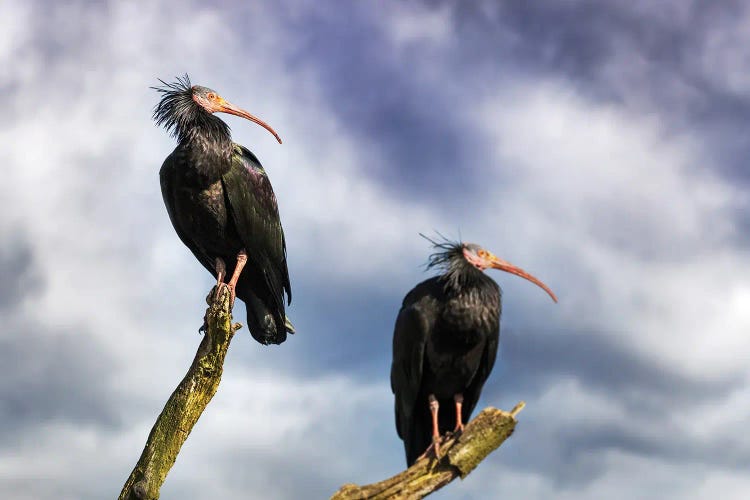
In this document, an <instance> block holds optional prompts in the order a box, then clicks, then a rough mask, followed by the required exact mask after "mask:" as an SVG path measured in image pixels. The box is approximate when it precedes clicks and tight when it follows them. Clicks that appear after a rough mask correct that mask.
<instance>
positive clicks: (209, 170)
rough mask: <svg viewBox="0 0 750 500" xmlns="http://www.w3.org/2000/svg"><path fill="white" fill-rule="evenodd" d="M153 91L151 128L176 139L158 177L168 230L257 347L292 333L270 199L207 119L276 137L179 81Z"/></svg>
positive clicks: (226, 135) (251, 158)
mask: <svg viewBox="0 0 750 500" xmlns="http://www.w3.org/2000/svg"><path fill="white" fill-rule="evenodd" d="M162 84H163V86H161V87H154V89H155V90H157V91H159V92H160V93H161V94H162V98H161V101H160V102H159V104H158V105H157V106H156V108H155V109H154V120H155V121H156V123H157V124H158V125H163V126H164V127H165V128H166V129H167V130H169V131H170V132H171V133H172V135H173V136H174V137H175V138H176V139H177V142H178V144H177V147H176V148H175V150H174V151H173V152H172V154H171V155H169V156H168V157H167V159H166V160H165V161H164V164H163V165H162V167H161V170H160V171H159V177H160V180H161V189H162V195H163V197H164V203H165V205H166V207H167V212H168V213H169V218H170V220H171V221H172V225H173V226H174V228H175V230H176V231H177V234H178V236H179V237H180V239H181V240H182V242H183V243H184V244H185V245H186V246H187V247H188V248H189V249H190V250H191V251H192V252H193V254H194V255H195V257H196V258H197V259H198V260H199V261H200V263H201V264H203V266H204V267H205V268H206V269H208V271H209V272H211V274H213V276H214V277H216V278H217V285H221V284H222V283H223V282H224V280H225V278H227V277H230V276H231V279H229V281H228V283H227V285H228V286H229V287H230V289H231V291H232V294H233V295H232V298H233V300H234V294H236V296H237V297H239V298H240V299H241V300H242V301H243V302H245V305H246V306H247V324H248V328H249V330H250V333H251V334H252V336H253V337H254V338H255V339H256V340H257V341H258V342H260V343H261V344H280V343H282V342H284V340H286V335H287V332H289V333H294V328H293V327H292V325H291V322H289V320H288V319H287V318H286V314H285V300H284V294H286V297H287V299H288V302H287V303H286V304H288V303H289V302H291V299H292V290H291V285H290V282H289V271H288V269H287V257H286V241H285V238H284V231H283V229H282V227H281V220H280V218H279V210H278V205H277V202H276V196H275V194H274V192H273V188H272V187H271V183H270V181H269V180H268V175H266V172H265V170H264V169H263V167H262V166H261V164H260V161H258V158H256V157H255V155H254V154H253V153H251V152H250V151H249V150H248V149H246V148H245V147H243V146H241V145H239V144H236V143H234V142H232V137H231V134H230V131H229V126H228V125H227V124H226V123H224V122H223V121H222V120H221V119H219V118H218V117H217V116H216V115H214V113H216V112H225V113H231V114H234V115H238V116H241V117H243V118H246V119H249V120H251V121H253V122H255V123H258V124H260V125H261V126H263V127H264V128H266V129H267V130H269V131H270V132H271V133H272V134H273V135H274V136H275V137H276V139H277V140H278V141H279V143H281V139H280V138H279V137H278V135H277V134H276V132H274V131H273V129H272V128H271V127H270V126H268V125H267V124H266V123H264V122H263V121H261V120H259V119H258V118H256V117H254V116H252V115H251V114H250V113H248V112H246V111H244V110H242V109H240V108H238V107H236V106H234V105H232V104H231V103H229V102H227V101H226V100H224V99H223V98H222V97H220V96H219V95H218V94H217V93H216V92H214V91H213V90H211V89H208V88H206V87H201V86H197V85H196V86H192V85H191V84H190V80H189V79H188V77H187V75H185V77H183V78H179V79H178V80H177V81H176V82H174V83H165V82H163V81H162Z"/></svg>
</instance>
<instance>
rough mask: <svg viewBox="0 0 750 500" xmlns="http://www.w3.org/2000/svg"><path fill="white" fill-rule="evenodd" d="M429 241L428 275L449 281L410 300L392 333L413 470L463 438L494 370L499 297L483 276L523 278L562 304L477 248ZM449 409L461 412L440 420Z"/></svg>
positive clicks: (401, 426) (431, 284)
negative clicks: (453, 437)
mask: <svg viewBox="0 0 750 500" xmlns="http://www.w3.org/2000/svg"><path fill="white" fill-rule="evenodd" d="M430 241H431V242H432V243H433V245H434V247H435V249H436V251H435V253H433V254H432V255H431V256H430V260H429V264H428V268H433V267H435V268H440V269H441V270H442V271H443V273H442V274H441V275H439V276H435V277H432V278H430V279H428V280H426V281H423V282H422V283H420V284H418V285H417V286H416V287H414V288H413V289H412V290H411V291H410V292H409V293H408V294H407V295H406V297H405V298H404V301H403V304H402V306H401V310H400V311H399V313H398V318H397V319H396V326H395V329H394V332H393V363H392V365H391V388H392V389H393V393H394V394H395V400H396V401H395V403H396V405H395V406H396V430H397V431H398V435H399V437H400V438H401V439H402V440H403V441H404V448H405V451H406V462H407V464H408V465H412V464H413V463H414V462H415V461H416V460H417V459H418V458H420V455H423V454H424V453H425V452H426V451H428V450H430V449H432V451H434V453H435V455H436V456H439V452H440V451H439V442H440V436H441V435H442V434H443V433H445V432H450V431H453V432H460V431H461V430H463V426H464V423H465V422H468V421H469V418H470V417H471V412H472V411H473V410H474V407H475V406H476V404H477V401H478V400H479V394H480V392H481V391H482V386H483V385H484V382H485V381H486V380H487V377H488V376H489V375H490V372H491V371H492V367H493V365H494V364H495V357H496V355H497V346H498V342H499V340H500V312H501V308H502V304H501V290H500V287H499V286H498V285H497V283H495V282H494V281H493V280H492V279H491V278H490V277H489V276H487V275H486V274H485V273H484V272H483V271H484V270H485V269H488V268H494V269H499V270H501V271H505V272H508V273H512V274H515V275H517V276H520V277H522V278H525V279H527V280H529V281H531V282H532V283H534V284H536V285H538V286H540V287H542V288H543V289H544V290H545V291H546V292H547V293H548V294H549V296H550V297H552V300H554V301H555V302H557V297H555V294H554V293H552V291H551V290H550V289H549V288H548V287H547V285H545V284H544V283H542V282H541V281H539V280H538V279H537V278H535V277H534V276H532V275H530V274H529V273H527V272H526V271H524V270H522V269H520V268H518V267H516V266H514V265H512V264H510V263H508V262H505V261H504V260H501V259H499V258H497V257H495V256H494V255H493V254H492V253H490V252H488V251H487V250H485V249H483V248H481V247H480V246H479V245H475V244H472V243H461V242H457V243H453V242H450V241H447V240H445V241H443V242H435V241H432V240H430ZM443 405H447V406H453V405H455V412H454V411H448V412H446V411H443V412H442V413H439V412H438V408H439V407H440V406H443Z"/></svg>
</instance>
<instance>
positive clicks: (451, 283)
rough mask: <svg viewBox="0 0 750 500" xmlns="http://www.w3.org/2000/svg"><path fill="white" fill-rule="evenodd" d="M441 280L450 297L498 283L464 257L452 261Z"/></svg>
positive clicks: (480, 289) (490, 287)
mask: <svg viewBox="0 0 750 500" xmlns="http://www.w3.org/2000/svg"><path fill="white" fill-rule="evenodd" d="M440 281H442V282H443V289H444V291H445V294H446V295H448V296H449V297H455V296H459V295H464V294H468V293H472V292H474V291H479V292H482V291H484V290H491V289H493V288H497V283H495V282H494V281H493V280H492V278H490V277H489V276H487V275H486V274H485V273H484V272H483V271H480V270H479V269H477V268H476V267H474V266H473V265H471V264H469V263H468V262H467V261H466V259H464V258H463V257H461V258H455V259H452V260H451V261H450V263H449V265H448V267H447V269H446V271H445V273H444V274H443V275H442V276H441V277H440Z"/></svg>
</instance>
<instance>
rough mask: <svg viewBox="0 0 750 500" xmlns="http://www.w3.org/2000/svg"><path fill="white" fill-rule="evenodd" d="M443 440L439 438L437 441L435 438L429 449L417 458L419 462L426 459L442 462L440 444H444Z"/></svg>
mask: <svg viewBox="0 0 750 500" xmlns="http://www.w3.org/2000/svg"><path fill="white" fill-rule="evenodd" d="M442 440H443V438H442V437H439V438H437V439H435V438H433V440H432V444H431V445H430V446H428V447H427V449H426V450H425V451H424V453H422V454H421V455H419V457H417V460H422V459H423V458H425V457H432V458H434V459H435V460H440V443H441V442H442Z"/></svg>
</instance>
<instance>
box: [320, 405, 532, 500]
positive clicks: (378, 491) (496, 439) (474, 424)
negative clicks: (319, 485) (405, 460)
mask: <svg viewBox="0 0 750 500" xmlns="http://www.w3.org/2000/svg"><path fill="white" fill-rule="evenodd" d="M524 406H525V403H524V402H523V401H522V402H520V403H518V404H517V405H516V407H515V408H513V410H512V411H511V412H510V413H509V412H506V411H503V410H498V409H497V408H485V409H484V410H482V412H481V413H480V414H479V415H477V417H476V418H475V419H474V420H472V421H471V422H469V424H468V425H467V426H466V428H465V429H464V432H463V433H462V434H461V435H460V436H459V437H458V439H454V438H449V439H448V440H447V441H445V442H444V443H442V444H441V458H440V460H438V461H436V460H434V459H433V458H429V457H425V458H422V459H421V460H418V461H417V462H415V463H414V465H412V466H411V467H409V468H408V469H407V470H405V471H403V472H401V473H400V474H397V475H395V476H393V477H391V478H389V479H385V480H383V481H380V482H379V483H373V484H368V485H367V486H357V485H356V484H345V485H344V486H342V487H341V488H340V489H339V490H338V491H337V492H336V493H335V494H334V495H333V496H332V497H331V500H354V499H357V500H376V499H386V498H388V499H416V498H423V497H425V496H427V495H429V494H430V493H432V492H434V491H437V490H439V489H440V488H442V487H443V486H445V485H446V484H448V483H450V482H451V481H453V480H454V479H455V478H457V477H460V478H461V479H463V478H465V477H466V476H467V475H468V474H469V473H470V472H471V471H472V470H474V468H475V467H476V466H477V465H479V462H481V461H482V460H484V459H485V458H486V457H487V456H488V455H489V454H490V453H492V452H493V451H494V450H495V449H496V448H497V447H498V446H500V445H501V444H502V443H503V441H505V440H506V439H508V437H510V435H511V434H512V433H513V429H515V427H516V422H517V421H516V415H517V414H518V412H519V411H521V410H522V409H523V407H524Z"/></svg>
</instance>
